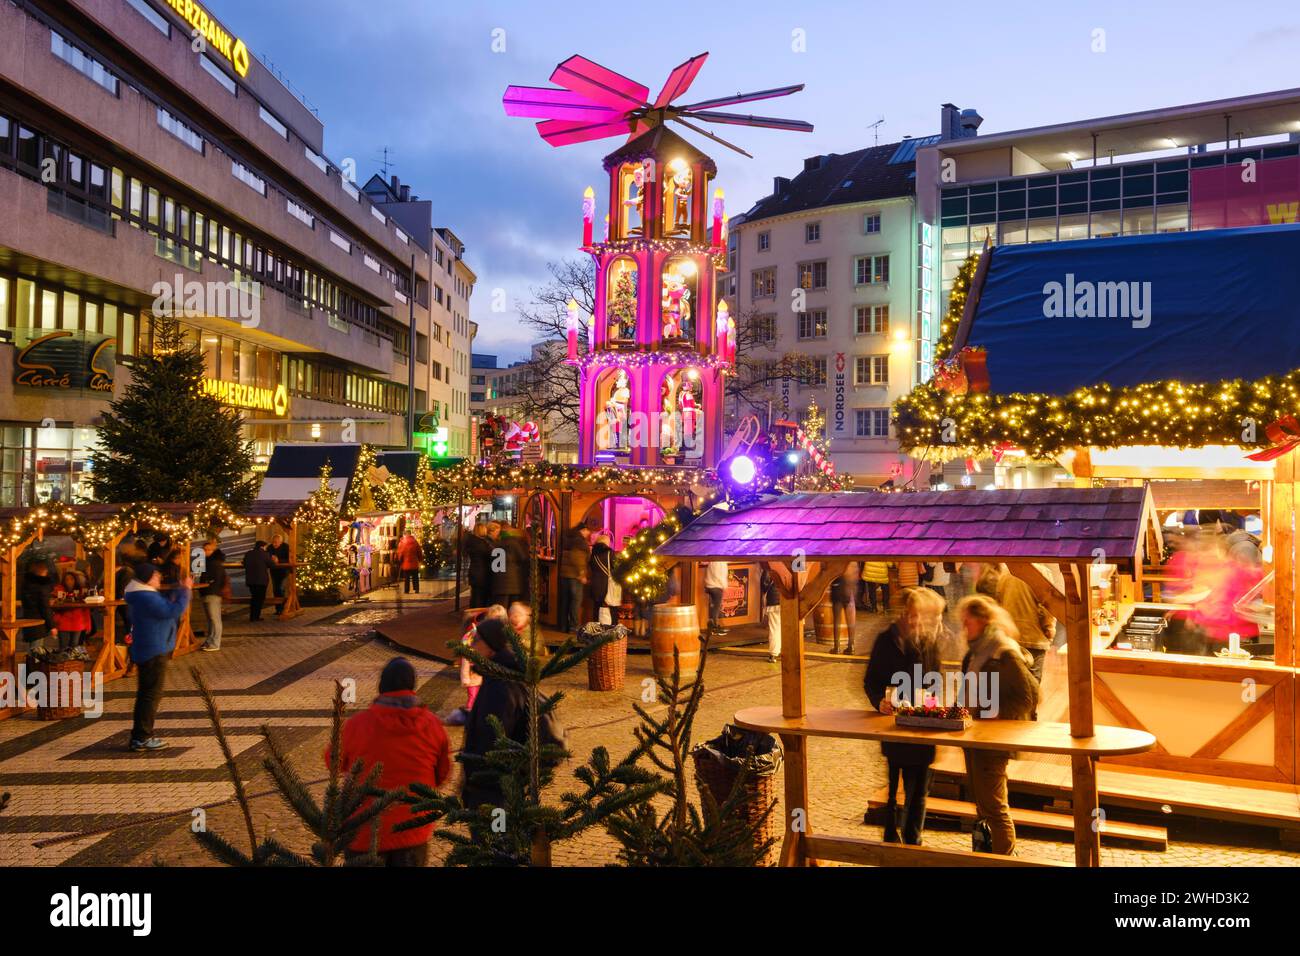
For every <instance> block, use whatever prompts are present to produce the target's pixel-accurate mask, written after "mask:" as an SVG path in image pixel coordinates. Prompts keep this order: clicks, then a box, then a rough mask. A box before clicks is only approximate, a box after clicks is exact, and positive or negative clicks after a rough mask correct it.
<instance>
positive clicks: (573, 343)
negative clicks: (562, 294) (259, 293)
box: [568, 299, 578, 362]
mask: <svg viewBox="0 0 1300 956" xmlns="http://www.w3.org/2000/svg"><path fill="white" fill-rule="evenodd" d="M568 332H569V361H570V362H576V361H578V303H577V301H576V300H574V299H570V300H569V317H568Z"/></svg>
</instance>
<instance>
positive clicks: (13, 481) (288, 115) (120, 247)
mask: <svg viewBox="0 0 1300 956" xmlns="http://www.w3.org/2000/svg"><path fill="white" fill-rule="evenodd" d="M213 6H215V4H203V3H198V2H194V3H191V2H187V3H185V4H173V3H168V2H165V0H7V2H5V3H0V38H3V40H2V41H0V504H4V505H13V504H20V505H21V504H31V503H33V502H36V501H42V500H49V499H51V498H52V497H61V498H63V499H64V500H70V499H73V498H77V497H88V496H89V494H90V488H89V483H88V482H87V481H86V480H85V479H86V477H87V470H86V469H87V459H88V456H89V452H90V449H91V447H92V446H93V444H94V441H95V432H94V426H95V424H96V422H97V420H98V419H99V416H100V415H101V414H102V412H103V410H104V408H105V404H106V402H107V401H108V400H109V399H110V398H111V397H112V396H113V395H116V394H120V393H121V391H122V389H123V388H124V387H125V385H126V384H127V382H128V381H129V379H130V370H131V365H132V362H133V361H134V359H135V358H136V357H137V356H140V355H145V354H148V353H149V352H150V351H151V349H152V348H153V343H154V330H155V328H156V325H157V323H158V320H159V319H166V320H168V321H176V322H178V323H179V325H180V328H181V330H182V332H183V334H184V336H185V338H186V339H187V340H188V341H190V342H192V343H193V344H195V345H196V346H198V347H199V348H200V349H201V350H202V352H203V354H204V357H205V360H206V365H207V375H208V378H207V380H206V382H205V387H206V388H207V389H208V390H209V391H210V392H211V393H212V394H214V395H216V396H217V397H218V398H219V399H220V400H221V401H223V402H226V403H227V404H230V405H232V406H234V407H237V408H239V409H240V410H241V411H242V412H243V413H244V416H245V430H246V434H247V437H248V438H249V439H251V440H252V441H253V442H254V445H255V449H256V453H257V457H258V460H259V461H261V462H264V461H265V460H266V459H267V458H268V457H269V454H270V450H271V448H272V446H273V445H274V444H275V443H276V442H277V441H285V440H307V439H310V438H313V437H320V438H322V439H323V440H330V439H333V440H336V441H337V440H346V441H366V442H372V443H374V444H377V445H381V446H386V447H405V446H406V445H407V442H408V414H410V413H413V414H414V415H416V416H420V415H423V414H424V413H426V412H428V411H429V410H430V408H429V407H428V405H431V403H432V402H433V401H434V400H435V399H434V394H435V393H434V386H433V385H432V379H433V377H434V376H433V374H432V373H433V371H434V366H433V362H434V361H441V362H442V363H443V369H444V370H443V371H442V372H441V375H440V376H439V377H438V379H439V381H438V386H437V388H438V391H437V393H436V394H437V396H438V397H437V399H436V400H437V401H438V402H439V403H440V406H439V407H440V409H441V407H442V406H441V403H443V402H445V403H446V404H447V406H448V408H449V409H455V408H456V407H462V408H463V409H465V411H463V412H462V413H461V414H462V416H464V417H463V419H462V420H463V422H464V426H465V429H466V432H467V428H468V418H467V408H468V399H467V398H465V397H464V393H465V392H466V391H467V389H466V388H464V387H461V388H460V389H459V392H460V394H459V395H458V394H457V391H458V390H457V387H456V384H455V382H454V381H451V380H448V378H447V372H446V371H445V369H446V367H448V366H450V367H451V368H452V369H455V368H457V367H461V366H464V368H465V371H466V375H467V372H468V364H467V358H466V356H467V355H468V354H469V350H470V349H469V345H468V342H467V339H466V337H465V334H464V330H466V329H467V328H468V325H467V320H466V319H465V315H466V313H467V308H468V307H467V303H468V298H469V293H470V291H472V286H473V273H472V272H471V271H470V270H469V269H468V267H467V266H465V265H464V264H463V262H462V261H461V258H460V257H461V254H462V253H463V249H462V248H461V247H460V245H459V241H458V240H456V239H455V237H454V234H452V233H451V232H450V230H446V231H445V233H439V235H441V240H440V241H441V245H439V241H438V240H435V239H434V238H433V236H432V235H430V236H428V237H426V236H425V235H424V234H423V233H421V234H420V235H415V234H414V233H412V232H411V231H409V230H408V229H407V228H406V227H404V226H403V225H402V222H401V221H400V220H399V219H398V218H397V217H396V216H395V215H394V214H393V213H392V211H390V210H387V209H386V208H383V207H382V206H381V205H380V204H377V203H376V202H374V201H373V200H372V199H371V198H370V197H369V196H367V195H366V194H364V193H363V192H362V191H361V189H359V188H358V186H357V184H356V181H355V175H354V164H353V163H351V162H350V161H348V160H343V161H341V162H337V163H336V162H333V161H331V160H329V159H327V158H326V157H325V155H324V127H323V125H322V123H321V121H320V119H319V118H318V117H317V116H316V115H315V114H314V113H313V111H312V110H310V109H309V108H308V107H307V106H306V105H305V104H304V103H303V102H302V101H301V100H300V99H299V98H298V97H297V96H295V94H294V93H292V92H291V91H290V90H289V89H288V88H287V86H286V85H284V84H283V83H282V82H281V81H280V79H278V78H277V77H276V76H275V75H274V74H273V73H272V71H270V70H269V69H268V68H267V67H266V66H265V65H264V64H262V63H261V62H260V61H259V60H257V59H255V58H252V57H250V56H249V54H248V50H247V47H246V45H245V44H244V42H243V41H242V40H241V39H240V38H239V29H238V25H237V24H232V23H223V22H222V21H220V20H219V19H218V17H219V11H217V10H214V9H212V7H213ZM186 17H188V18H189V19H186ZM196 29H201V30H203V31H205V32H204V33H203V40H204V43H202V44H198V43H195V42H193V36H192V33H193V31H194V30H196ZM422 240H427V246H426V245H422ZM439 250H441V252H442V255H443V261H442V262H439V261H438V252H439ZM453 253H454V261H453ZM438 287H441V288H442V289H443V291H444V296H446V295H447V294H448V292H450V293H451V294H452V296H453V298H452V299H451V300H450V301H451V304H450V305H447V304H441V305H440V304H439V303H437V302H432V301H431V297H432V296H434V295H436V290H437V288H438ZM435 323H436V324H437V325H438V326H439V327H437V328H435ZM413 327H414V329H415V333H416V334H415V336H414V337H413V336H412V335H411V331H412V328H413ZM456 329H461V330H462V331H461V332H459V333H458V332H456V331H455V330H456ZM449 333H450V335H451V338H448V334H449ZM435 335H436V336H437V337H438V339H439V340H440V341H443V342H445V343H446V344H445V345H444V346H442V347H441V351H435V349H434V347H433V345H432V339H433V338H434V337H435ZM420 336H426V337H429V338H430V340H431V341H430V344H429V346H428V355H427V356H426V355H424V354H422V353H421V350H420V344H419V343H420ZM458 336H459V337H458ZM439 356H442V357H441V358H439ZM412 365H414V380H415V390H414V393H412V390H411V378H412ZM48 370H53V371H48ZM451 374H452V378H453V379H454V376H455V374H456V373H455V372H454V371H453V372H452V373H451ZM422 392H423V394H421V393H422ZM454 415H455V413H454V412H449V416H454ZM465 440H466V442H467V441H468V438H467V435H466V439H465Z"/></svg>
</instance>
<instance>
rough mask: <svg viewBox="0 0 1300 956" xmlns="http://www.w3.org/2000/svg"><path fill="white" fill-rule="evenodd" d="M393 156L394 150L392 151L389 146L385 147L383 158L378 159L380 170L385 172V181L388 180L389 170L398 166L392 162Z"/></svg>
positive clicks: (383, 173)
mask: <svg viewBox="0 0 1300 956" xmlns="http://www.w3.org/2000/svg"><path fill="white" fill-rule="evenodd" d="M392 154H393V150H391V149H389V148H388V147H387V146H385V147H384V152H383V156H382V157H376V158H377V159H379V168H380V169H381V170H382V171H383V172H382V175H383V177H384V179H385V181H386V180H387V179H388V170H389V169H390V168H392V167H393V166H396V165H397V164H396V163H394V162H393V161H392V159H390V158H389V157H390V156H391V155H392Z"/></svg>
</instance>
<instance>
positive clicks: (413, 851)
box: [325, 657, 451, 866]
mask: <svg viewBox="0 0 1300 956" xmlns="http://www.w3.org/2000/svg"><path fill="white" fill-rule="evenodd" d="M415 683H416V680H415V667H414V666H412V664H411V662H410V661H408V660H407V659H406V658H405V657H394V658H393V659H392V660H391V661H389V662H388V663H387V664H385V665H384V669H383V671H381V672H380V674H379V696H378V697H376V698H375V699H374V700H373V701H372V702H371V704H370V706H369V707H368V708H366V709H365V710H363V711H361V712H360V713H356V714H353V715H352V716H351V717H349V718H348V720H347V723H345V724H344V725H343V734H342V738H341V741H340V754H339V756H340V757H341V760H340V765H341V766H342V767H345V768H349V769H350V768H351V767H352V765H353V764H355V763H356V762H357V761H358V760H360V761H362V763H363V764H364V766H363V769H362V771H361V776H362V778H364V777H365V775H366V774H367V773H369V772H370V769H371V768H372V767H374V766H375V765H376V764H379V765H382V767H383V770H382V771H381V772H380V777H379V781H378V785H379V787H380V788H381V789H384V790H403V791H404V790H406V788H407V787H408V786H409V785H410V784H412V783H422V784H424V785H425V786H428V787H433V788H436V787H440V786H442V784H444V783H446V781H447V778H448V777H450V776H451V745H450V743H449V742H448V741H447V733H446V731H444V730H443V729H442V722H441V721H439V720H438V718H437V716H436V715H435V714H434V713H433V711H431V710H430V709H429V708H428V707H426V706H425V705H424V701H422V700H420V698H419V697H418V696H417V695H416V693H415ZM329 765H330V752H329V749H328V748H326V750H325V766H326V767H328V766H329ZM413 816H414V815H413V814H412V813H411V808H410V804H406V803H403V802H401V801H400V800H399V801H398V802H397V803H394V804H392V805H391V806H389V807H388V809H386V810H385V811H384V812H383V813H382V814H381V815H380V817H379V857H380V859H381V860H382V861H383V863H384V865H385V866H425V865H426V864H427V863H428V859H429V835H430V834H431V833H432V832H433V825H432V824H429V825H427V826H422V827H415V828H414V829H410V830H398V829H397V825H398V824H400V823H404V822H406V821H407V820H410V819H413ZM370 831H371V828H370V827H368V826H367V827H363V828H362V831H361V832H359V833H358V834H357V836H356V837H355V838H354V839H353V841H352V844H351V846H349V847H348V848H347V851H346V853H345V856H346V857H347V858H348V859H350V860H354V861H355V860H358V859H361V858H364V857H365V856H367V855H368V854H369V852H370V837H371V833H370Z"/></svg>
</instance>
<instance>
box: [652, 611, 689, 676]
mask: <svg viewBox="0 0 1300 956" xmlns="http://www.w3.org/2000/svg"><path fill="white" fill-rule="evenodd" d="M673 648H676V649H677V660H678V666H679V667H680V668H681V680H682V681H683V682H686V681H690V680H694V679H695V674H696V672H698V671H699V669H700V621H699V617H698V616H697V615H696V613H695V605H694V604H656V605H655V609H654V619H653V626H652V627H651V630H650V662H651V664H652V666H653V667H654V672H655V675H656V676H657V677H664V678H668V679H672V676H673Z"/></svg>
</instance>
